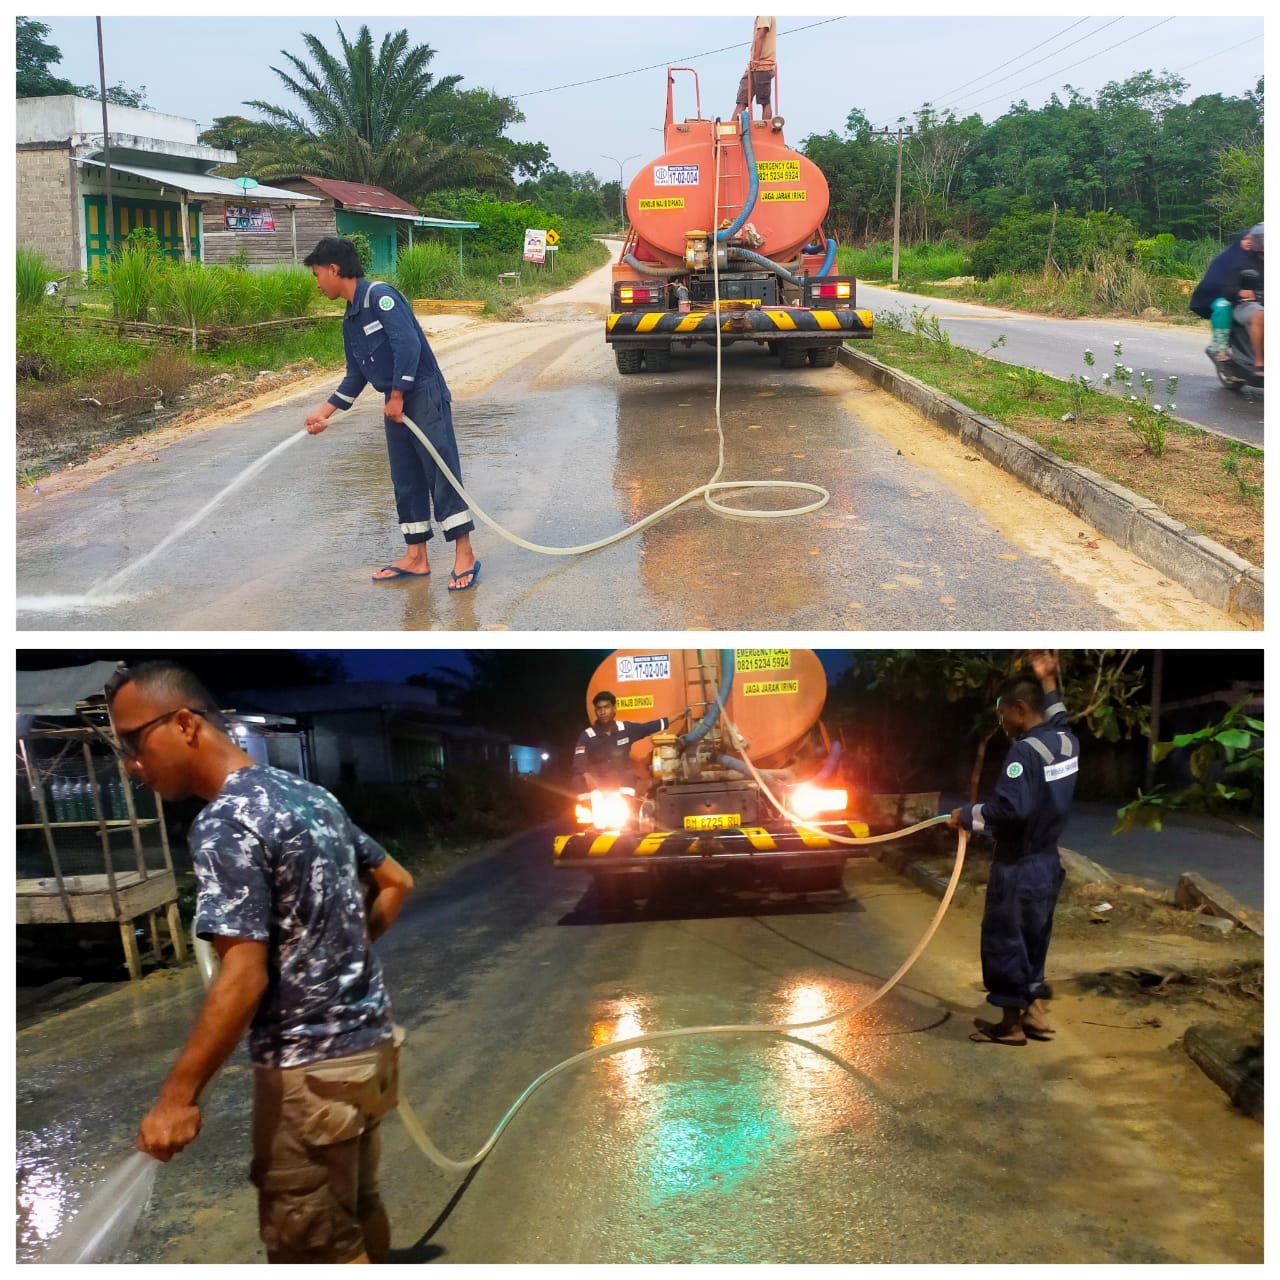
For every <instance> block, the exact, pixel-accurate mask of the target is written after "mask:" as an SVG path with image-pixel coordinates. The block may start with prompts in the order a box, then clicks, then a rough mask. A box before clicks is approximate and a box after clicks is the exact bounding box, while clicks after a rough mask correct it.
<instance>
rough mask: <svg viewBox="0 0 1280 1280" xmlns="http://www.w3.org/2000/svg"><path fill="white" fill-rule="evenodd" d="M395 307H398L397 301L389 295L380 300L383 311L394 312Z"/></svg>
mask: <svg viewBox="0 0 1280 1280" xmlns="http://www.w3.org/2000/svg"><path fill="white" fill-rule="evenodd" d="M395 305H396V300H395V299H394V298H393V297H392V296H391V295H390V294H389V293H384V294H383V295H382V297H380V298H379V299H378V306H379V307H380V308H381V309H382V310H383V311H391V310H394V308H395Z"/></svg>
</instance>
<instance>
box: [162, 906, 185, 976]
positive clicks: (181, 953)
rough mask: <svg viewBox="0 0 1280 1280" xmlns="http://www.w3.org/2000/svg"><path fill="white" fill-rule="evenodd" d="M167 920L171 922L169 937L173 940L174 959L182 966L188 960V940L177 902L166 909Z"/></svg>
mask: <svg viewBox="0 0 1280 1280" xmlns="http://www.w3.org/2000/svg"><path fill="white" fill-rule="evenodd" d="M165 918H166V919H167V920H168V922H169V937H170V938H171V939H172V940H173V958H174V959H175V960H176V961H177V962H178V963H179V964H182V963H183V962H184V961H185V960H186V958H187V939H186V937H185V936H184V935H183V932H182V915H181V914H180V912H179V911H178V904H177V903H176V902H171V903H169V904H168V906H167V907H165Z"/></svg>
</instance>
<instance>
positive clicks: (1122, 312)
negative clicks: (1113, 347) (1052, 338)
mask: <svg viewBox="0 0 1280 1280" xmlns="http://www.w3.org/2000/svg"><path fill="white" fill-rule="evenodd" d="M900 287H901V288H902V289H905V290H907V291H908V292H911V293H922V294H926V295H928V296H929V297H934V298H952V299H956V300H958V301H960V302H977V303H982V304H985V305H987V306H993V307H1007V308H1008V309H1009V310H1010V311H1032V312H1036V313H1038V314H1043V315H1058V316H1072V317H1079V316H1142V315H1146V316H1150V315H1151V313H1152V312H1153V311H1154V312H1158V313H1159V318H1160V319H1162V320H1165V321H1169V322H1177V323H1182V324H1193V325H1202V324H1204V321H1203V320H1202V319H1201V318H1200V317H1199V316H1196V315H1192V313H1191V312H1190V311H1188V310H1187V302H1188V300H1189V299H1190V297H1191V292H1192V290H1193V289H1194V288H1195V282H1194V281H1189V280H1170V279H1167V278H1165V277H1162V276H1149V275H1147V274H1146V273H1145V272H1143V271H1141V270H1139V269H1138V268H1136V267H1130V268H1129V269H1128V270H1127V271H1119V272H1118V271H1115V270H1099V271H1080V272H1075V273H1073V274H1071V275H1067V276H1060V275H1048V276H1041V275H995V276H992V277H991V279H990V280H974V279H972V278H969V277H965V278H962V279H961V280H959V281H957V282H955V283H949V282H947V281H945V280H941V279H938V278H931V279H917V280H914V281H911V282H908V281H907V280H906V278H905V277H904V278H903V279H902V280H901V282H900Z"/></svg>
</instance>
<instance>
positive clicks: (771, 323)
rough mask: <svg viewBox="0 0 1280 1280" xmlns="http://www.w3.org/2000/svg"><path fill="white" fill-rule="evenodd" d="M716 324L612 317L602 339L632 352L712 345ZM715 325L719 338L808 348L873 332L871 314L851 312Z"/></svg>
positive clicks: (736, 316)
mask: <svg viewBox="0 0 1280 1280" xmlns="http://www.w3.org/2000/svg"><path fill="white" fill-rule="evenodd" d="M716 320H717V317H716V315H715V313H714V312H710V311H615V312H612V313H611V314H610V315H609V316H608V318H607V319H606V320H605V335H604V336H605V341H606V342H614V343H626V344H627V345H632V344H634V345H636V346H642V345H656V343H662V344H664V345H665V344H666V343H669V342H670V341H671V340H672V339H673V338H675V339H681V338H683V339H688V340H691V341H692V340H696V339H703V338H709V339H711V340H713V341H714V339H715V332H716ZM719 321H720V333H721V336H722V337H724V338H728V339H732V340H738V339H743V338H745V339H748V340H754V341H757V342H765V341H767V342H800V343H805V344H808V345H811V344H812V343H813V340H814V339H815V338H819V337H820V338H830V339H833V340H836V341H843V340H845V339H850V338H870V337H871V335H872V331H873V328H874V322H873V320H872V315H871V312H870V311H864V310H859V309H855V308H845V309H843V310H835V309H833V310H830V311H827V310H822V309H814V310H809V309H808V308H805V307H768V308H763V309H760V308H758V309H756V310H752V311H722V312H721V313H720V316H719ZM655 340H656V342H655Z"/></svg>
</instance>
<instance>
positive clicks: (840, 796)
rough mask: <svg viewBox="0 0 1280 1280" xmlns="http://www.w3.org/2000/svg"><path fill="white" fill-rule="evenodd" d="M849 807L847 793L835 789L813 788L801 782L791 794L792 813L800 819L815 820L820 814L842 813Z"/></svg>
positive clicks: (808, 783)
mask: <svg viewBox="0 0 1280 1280" xmlns="http://www.w3.org/2000/svg"><path fill="white" fill-rule="evenodd" d="M848 807H849V793H848V792H847V791H845V790H843V789H838V788H835V787H815V786H814V785H813V784H812V783H810V782H802V783H801V784H800V785H799V786H798V787H796V788H795V790H794V791H792V793H791V809H792V812H794V813H795V814H797V815H798V816H799V817H801V818H816V817H817V816H818V814H820V813H842V812H843V811H844V810H845V809H847V808H848Z"/></svg>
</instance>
